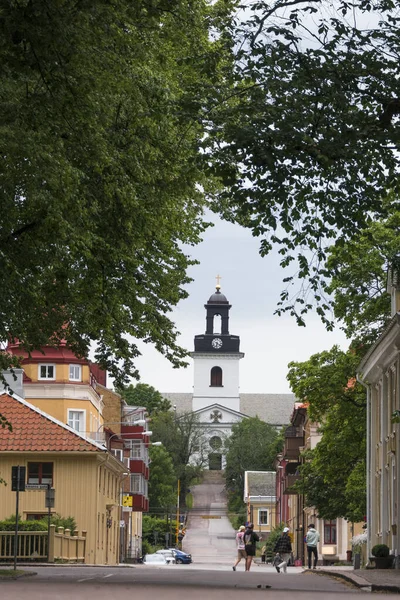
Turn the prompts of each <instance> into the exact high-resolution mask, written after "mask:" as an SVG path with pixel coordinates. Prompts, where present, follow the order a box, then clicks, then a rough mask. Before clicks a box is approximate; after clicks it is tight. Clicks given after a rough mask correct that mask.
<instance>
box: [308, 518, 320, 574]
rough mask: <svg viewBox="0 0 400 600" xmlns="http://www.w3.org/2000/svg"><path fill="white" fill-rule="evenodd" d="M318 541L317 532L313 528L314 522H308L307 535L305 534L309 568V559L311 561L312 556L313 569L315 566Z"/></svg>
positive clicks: (309, 565) (309, 566)
mask: <svg viewBox="0 0 400 600" xmlns="http://www.w3.org/2000/svg"><path fill="white" fill-rule="evenodd" d="M318 542H319V533H318V531H317V530H316V529H315V527H314V524H313V523H310V525H309V526H308V531H307V535H306V544H307V556H308V568H309V569H311V561H312V557H313V556H314V569H316V568H317V563H318Z"/></svg>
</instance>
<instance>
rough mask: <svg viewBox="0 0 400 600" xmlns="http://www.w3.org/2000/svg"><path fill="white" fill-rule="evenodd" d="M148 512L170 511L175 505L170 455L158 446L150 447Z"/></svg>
mask: <svg viewBox="0 0 400 600" xmlns="http://www.w3.org/2000/svg"><path fill="white" fill-rule="evenodd" d="M149 454H150V460H151V465H150V479H149V504H150V511H154V510H155V509H161V510H164V509H170V508H171V507H172V506H175V505H176V501H177V492H176V489H177V488H176V475H175V470H174V465H173V462H172V458H171V455H170V454H169V453H168V452H167V450H166V449H165V448H164V447H162V446H160V447H158V446H150V449H149Z"/></svg>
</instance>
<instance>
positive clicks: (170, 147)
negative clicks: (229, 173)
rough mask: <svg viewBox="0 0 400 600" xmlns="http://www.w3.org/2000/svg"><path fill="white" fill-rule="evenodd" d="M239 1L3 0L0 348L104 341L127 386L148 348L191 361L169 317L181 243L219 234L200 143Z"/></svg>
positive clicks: (224, 68) (179, 292)
mask: <svg viewBox="0 0 400 600" xmlns="http://www.w3.org/2000/svg"><path fill="white" fill-rule="evenodd" d="M231 7H232V3H231V1H230V0H218V1H216V2H211V1H209V0H197V1H196V2H192V1H191V0H157V1H154V0H136V1H135V2H131V1H130V0H115V1H113V2H108V0H95V1H94V0H89V1H88V2H84V3H82V2H80V3H77V2H75V0H65V1H63V2H61V3H60V2H56V3H53V2H41V1H40V0H22V1H21V2H3V3H2V6H1V19H0V32H1V39H2V44H1V50H0V67H1V72H2V92H3V93H2V94H1V97H0V112H1V115H2V135H1V138H2V166H1V167H0V177H1V213H2V227H1V231H0V269H1V273H2V283H3V285H2V291H1V293H0V312H1V315H2V319H1V327H0V340H2V341H3V342H6V341H7V340H8V339H10V338H11V339H18V340H19V341H20V343H21V345H22V347H24V348H25V349H27V350H32V349H33V348H36V349H37V348H41V347H43V346H44V345H48V344H52V345H57V344H58V343H59V342H60V340H62V339H65V340H66V341H67V343H68V345H69V347H70V348H71V349H72V351H73V352H74V353H75V354H76V355H78V356H87V355H88V353H89V349H90V348H91V346H92V345H93V346H94V347H95V360H96V361H97V362H99V363H100V364H101V366H102V367H103V368H105V369H107V370H108V371H109V372H110V373H111V375H112V376H113V377H114V378H115V380H116V382H117V384H120V383H124V382H126V381H127V380H128V376H136V375H137V372H136V368H135V358H136V357H137V356H138V354H139V350H138V347H137V344H136V340H139V339H142V340H144V341H145V342H151V343H153V344H154V345H155V347H156V348H157V350H158V351H159V352H161V353H163V354H164V355H165V356H166V357H167V358H168V359H169V360H170V361H171V362H172V363H173V364H174V366H176V367H178V366H181V365H183V364H185V360H184V358H185V356H186V352H185V351H184V350H183V349H182V348H180V347H179V346H178V345H177V341H176V339H177V334H178V332H177V331H176V329H175V327H174V325H173V323H172V322H171V320H170V319H169V317H168V313H169V312H170V311H171V309H172V308H173V307H174V306H175V305H176V304H177V303H178V302H179V300H181V299H182V298H184V297H186V296H187V292H186V290H185V289H184V287H183V286H184V285H185V284H186V283H187V282H188V281H189V279H188V277H187V275H186V269H187V267H188V265H190V264H192V261H191V259H190V258H189V257H188V256H187V255H186V254H185V252H184V251H183V250H182V246H183V244H189V245H193V244H196V243H197V242H198V241H199V240H200V236H201V234H202V232H203V231H204V229H205V227H206V224H205V223H204V222H203V217H202V212H203V208H204V198H205V194H206V192H207V190H209V189H210V186H212V185H214V184H213V182H212V181H211V179H210V178H209V177H208V176H207V177H206V176H205V173H204V164H205V163H204V161H203V156H202V152H201V148H200V146H201V142H202V140H203V139H204V136H205V115H206V114H207V111H208V110H209V106H210V102H214V101H215V96H216V95H217V94H218V93H219V92H218V90H219V88H220V87H221V86H223V84H224V83H223V82H224V79H225V77H226V73H228V72H229V68H230V66H229V65H230V41H229V39H228V38H227V36H226V35H225V34H224V27H225V23H226V22H227V20H229V12H230V10H231ZM10 364H11V357H10V356H9V355H8V354H6V353H1V354H0V368H1V369H5V368H8V367H9V366H10Z"/></svg>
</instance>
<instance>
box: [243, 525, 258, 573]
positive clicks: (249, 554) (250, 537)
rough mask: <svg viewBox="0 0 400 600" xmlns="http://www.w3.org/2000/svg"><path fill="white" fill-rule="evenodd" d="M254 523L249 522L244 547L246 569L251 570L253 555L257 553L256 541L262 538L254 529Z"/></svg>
mask: <svg viewBox="0 0 400 600" xmlns="http://www.w3.org/2000/svg"><path fill="white" fill-rule="evenodd" d="M253 529H254V525H253V523H248V525H247V529H246V531H245V532H244V538H243V539H244V549H245V550H246V569H245V570H246V571H250V567H251V563H252V562H253V556H255V555H256V542H258V541H259V540H260V538H259V536H258V535H257V533H255V531H253Z"/></svg>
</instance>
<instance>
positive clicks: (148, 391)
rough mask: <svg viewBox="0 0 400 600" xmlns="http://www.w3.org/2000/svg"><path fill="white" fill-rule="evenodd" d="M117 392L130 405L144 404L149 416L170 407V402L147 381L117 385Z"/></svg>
mask: <svg viewBox="0 0 400 600" xmlns="http://www.w3.org/2000/svg"><path fill="white" fill-rule="evenodd" d="M117 391H118V393H119V394H121V396H122V398H123V399H124V400H125V402H126V403H127V404H129V405H130V406H144V407H146V409H147V412H148V414H149V416H152V415H154V414H157V413H159V412H166V411H168V410H169V409H170V408H171V403H170V402H169V401H168V400H166V399H165V398H163V397H162V395H161V394H160V392H159V391H157V390H156V389H155V388H154V387H153V386H152V385H148V384H147V383H137V384H136V385H134V384H132V383H131V384H129V385H126V386H122V387H119V388H118V389H117Z"/></svg>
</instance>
